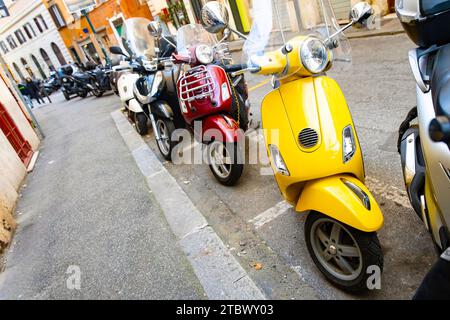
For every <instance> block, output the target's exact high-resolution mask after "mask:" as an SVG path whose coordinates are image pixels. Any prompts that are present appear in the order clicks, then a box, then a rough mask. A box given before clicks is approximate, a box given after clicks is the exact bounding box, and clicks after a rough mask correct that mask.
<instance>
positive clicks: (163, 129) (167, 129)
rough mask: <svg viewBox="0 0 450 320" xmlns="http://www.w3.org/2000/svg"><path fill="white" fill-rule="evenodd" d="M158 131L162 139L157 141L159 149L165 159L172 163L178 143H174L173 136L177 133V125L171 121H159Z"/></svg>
mask: <svg viewBox="0 0 450 320" xmlns="http://www.w3.org/2000/svg"><path fill="white" fill-rule="evenodd" d="M156 130H157V131H158V134H159V136H160V137H161V139H160V140H158V141H156V144H157V145H158V149H159V151H160V152H161V154H162V156H163V157H164V159H166V160H167V161H171V160H172V151H173V149H174V148H175V146H176V143H175V142H174V141H172V134H173V132H174V131H175V125H174V123H173V121H172V120H170V119H158V120H157V121H156Z"/></svg>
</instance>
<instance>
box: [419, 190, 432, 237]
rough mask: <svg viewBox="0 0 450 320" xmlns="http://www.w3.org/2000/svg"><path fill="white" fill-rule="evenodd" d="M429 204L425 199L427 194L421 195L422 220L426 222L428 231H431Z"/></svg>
mask: <svg viewBox="0 0 450 320" xmlns="http://www.w3.org/2000/svg"><path fill="white" fill-rule="evenodd" d="M427 211H428V210H427V204H426V201H425V196H421V197H420V212H421V214H422V221H423V223H424V224H425V227H426V228H427V230H428V231H430V226H429V225H428V215H427Z"/></svg>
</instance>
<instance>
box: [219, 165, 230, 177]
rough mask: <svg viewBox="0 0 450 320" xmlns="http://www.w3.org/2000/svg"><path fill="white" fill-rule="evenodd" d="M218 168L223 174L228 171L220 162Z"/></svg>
mask: <svg viewBox="0 0 450 320" xmlns="http://www.w3.org/2000/svg"><path fill="white" fill-rule="evenodd" d="M220 169H221V171H222V173H223V174H226V175H228V173H229V171H228V168H227V167H226V166H225V165H223V164H222V165H221V166H220Z"/></svg>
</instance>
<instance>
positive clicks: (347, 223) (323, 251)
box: [202, 0, 383, 291]
mask: <svg viewBox="0 0 450 320" xmlns="http://www.w3.org/2000/svg"><path fill="white" fill-rule="evenodd" d="M253 5H254V8H253V10H254V12H253V16H254V21H253V26H252V31H251V32H250V36H249V38H248V39H247V41H246V43H245V45H244V54H245V55H246V56H247V57H248V60H246V61H248V63H246V66H245V67H246V69H244V70H242V71H240V72H246V71H248V72H252V73H255V74H261V75H272V76H273V80H272V84H273V87H274V90H273V91H272V92H271V93H269V94H268V95H267V96H266V97H265V98H264V100H263V102H262V107H261V115H262V125H263V129H265V131H264V135H265V142H266V148H267V152H268V154H269V157H270V160H271V164H272V167H273V169H274V172H275V179H276V181H277V183H278V185H279V187H280V190H281V193H282V194H283V196H284V198H285V199H286V200H287V201H288V202H290V203H291V204H292V205H294V206H295V208H296V210H297V211H299V212H309V215H308V217H307V220H306V223H305V240H306V244H307V247H308V251H309V253H310V254H311V256H312V259H313V261H314V262H315V264H316V265H317V267H318V268H319V270H320V271H321V272H322V273H323V274H324V275H325V276H326V277H327V279H329V280H330V281H331V282H332V283H333V284H335V285H336V286H338V287H340V288H342V289H345V290H348V291H363V290H367V280H368V277H369V276H370V275H371V272H369V271H370V270H374V269H375V270H377V271H378V272H379V273H381V271H382V269H383V254H382V250H381V247H380V243H379V240H378V237H377V233H376V232H377V231H378V230H380V228H381V227H382V225H383V215H382V213H381V210H380V208H379V206H378V204H377V202H376V200H375V199H374V197H373V196H372V195H371V193H370V191H369V190H368V189H367V187H366V186H365V185H364V180H365V173H364V164H363V157H362V152H361V148H360V145H359V140H358V137H357V134H356V130H355V126H354V124H353V120H352V117H351V114H350V111H349V109H348V107H347V103H346V101H345V98H344V95H343V94H342V92H341V90H340V88H339V86H338V84H337V83H336V82H335V81H334V80H332V79H330V78H329V77H327V76H326V75H325V72H326V71H327V70H329V69H330V68H331V67H332V66H333V64H335V63H336V64H337V63H338V62H341V61H349V60H350V56H349V55H348V52H346V50H345V48H347V47H348V41H347V40H346V38H345V36H344V35H343V31H344V30H346V29H348V28H350V27H351V26H362V25H363V24H364V23H366V21H367V19H368V18H369V17H370V16H371V15H372V8H371V6H370V5H368V4H367V3H364V2H361V3H358V4H356V5H355V6H354V7H353V8H352V10H351V22H350V23H349V24H348V25H346V26H345V27H343V28H341V27H340V26H339V25H338V24H337V20H336V17H335V16H334V13H333V10H332V7H331V4H330V2H329V1H328V0H324V1H320V2H318V9H319V11H320V16H321V19H323V20H321V21H317V23H316V24H315V26H314V27H313V26H309V27H310V28H308V29H305V30H300V31H299V32H298V33H296V34H295V35H294V37H293V38H292V39H291V40H289V41H285V36H286V35H285V33H284V32H283V31H282V30H280V26H282V25H283V21H282V20H281V19H280V17H279V15H278V12H277V10H276V8H277V6H278V5H279V3H278V2H277V1H273V2H272V1H270V0H263V1H257V2H256V1H255V2H254V3H253ZM272 5H273V6H272ZM272 8H274V10H272ZM224 10H225V9H224V8H223V7H222V6H221V4H220V3H219V2H216V1H212V2H208V3H207V4H206V5H205V7H204V8H203V13H202V18H203V19H202V20H203V21H202V22H203V25H204V26H205V28H206V29H207V30H209V31H211V32H219V31H221V30H223V29H224V28H226V27H227V25H228V21H227V15H226V14H224ZM281 29H282V28H281ZM280 41H281V48H280V49H277V47H278V48H279V47H280V46H279V44H280ZM346 53H347V54H346ZM237 73H239V72H237ZM370 268H372V269H370Z"/></svg>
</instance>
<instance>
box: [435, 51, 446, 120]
mask: <svg viewBox="0 0 450 320" xmlns="http://www.w3.org/2000/svg"><path fill="white" fill-rule="evenodd" d="M431 94H432V97H433V103H434V107H435V109H436V115H437V116H447V117H450V44H447V45H445V46H443V47H442V48H441V49H440V50H439V51H438V53H437V54H436V58H435V61H434V67H433V74H432V77H431Z"/></svg>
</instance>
